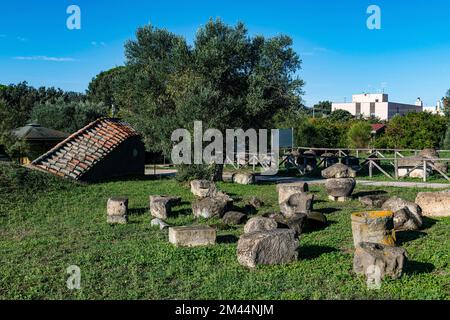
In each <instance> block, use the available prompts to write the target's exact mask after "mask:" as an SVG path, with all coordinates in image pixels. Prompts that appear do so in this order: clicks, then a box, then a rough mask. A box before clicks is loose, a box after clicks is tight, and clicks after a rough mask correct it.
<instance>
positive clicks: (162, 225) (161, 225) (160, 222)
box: [150, 218, 170, 230]
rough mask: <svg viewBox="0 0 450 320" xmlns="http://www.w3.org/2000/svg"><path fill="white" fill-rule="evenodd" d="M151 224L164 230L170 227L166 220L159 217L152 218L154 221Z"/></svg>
mask: <svg viewBox="0 0 450 320" xmlns="http://www.w3.org/2000/svg"><path fill="white" fill-rule="evenodd" d="M150 225H151V226H159V230H163V229H166V228H168V227H170V226H169V225H168V224H167V223H166V222H164V221H163V220H161V219H159V218H154V219H152V221H150Z"/></svg>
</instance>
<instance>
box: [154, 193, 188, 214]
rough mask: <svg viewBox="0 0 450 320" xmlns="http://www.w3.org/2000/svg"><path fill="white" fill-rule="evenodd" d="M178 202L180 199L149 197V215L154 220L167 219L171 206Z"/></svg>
mask: <svg viewBox="0 0 450 320" xmlns="http://www.w3.org/2000/svg"><path fill="white" fill-rule="evenodd" d="M180 202H181V198H180V197H170V196H159V195H156V196H150V214H151V215H152V216H154V217H155V218H160V219H167V218H168V217H169V216H170V214H171V212H172V206H173V205H176V204H179V203H180Z"/></svg>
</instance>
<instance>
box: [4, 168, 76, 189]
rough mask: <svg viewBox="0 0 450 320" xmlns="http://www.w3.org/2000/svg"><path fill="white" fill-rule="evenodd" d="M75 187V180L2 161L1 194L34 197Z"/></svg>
mask: <svg viewBox="0 0 450 320" xmlns="http://www.w3.org/2000/svg"><path fill="white" fill-rule="evenodd" d="M73 187H74V182H72V181H70V180H66V179H63V178H60V177H57V176H54V175H52V174H49V173H45V172H41V171H37V170H31V169H28V168H26V167H23V166H20V165H17V164H14V163H10V162H0V194H1V195H2V197H5V196H6V197H11V196H12V197H14V196H19V197H20V196H23V197H27V196H32V197H34V196H38V195H39V194H42V193H46V192H50V191H54V190H68V189H72V188H73Z"/></svg>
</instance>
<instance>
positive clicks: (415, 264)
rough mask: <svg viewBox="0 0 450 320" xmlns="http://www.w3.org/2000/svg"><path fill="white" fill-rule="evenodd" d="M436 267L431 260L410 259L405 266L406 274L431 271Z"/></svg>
mask: <svg viewBox="0 0 450 320" xmlns="http://www.w3.org/2000/svg"><path fill="white" fill-rule="evenodd" d="M434 269H435V266H434V264H432V263H429V262H419V261H411V260H408V261H407V262H406V266H405V270H404V272H405V274H409V275H416V274H422V273H431V272H433V270H434Z"/></svg>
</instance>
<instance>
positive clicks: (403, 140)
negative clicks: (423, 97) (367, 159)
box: [375, 112, 447, 149]
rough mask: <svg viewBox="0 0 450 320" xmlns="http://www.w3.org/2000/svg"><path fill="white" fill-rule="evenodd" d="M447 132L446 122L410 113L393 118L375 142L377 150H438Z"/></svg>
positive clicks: (424, 113) (441, 118) (429, 116)
mask: <svg viewBox="0 0 450 320" xmlns="http://www.w3.org/2000/svg"><path fill="white" fill-rule="evenodd" d="M446 130H447V120H446V118H445V117H442V116H440V115H438V114H432V113H429V112H410V113H407V114H406V115H403V116H400V115H397V116H395V117H393V118H392V119H391V120H390V121H389V122H388V123H387V127H386V132H385V134H384V135H383V136H381V137H380V138H378V139H377V140H376V143H375V146H376V147H377V148H404V149H424V148H438V147H439V145H440V144H441V141H442V139H443V137H444V134H445V131H446Z"/></svg>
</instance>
